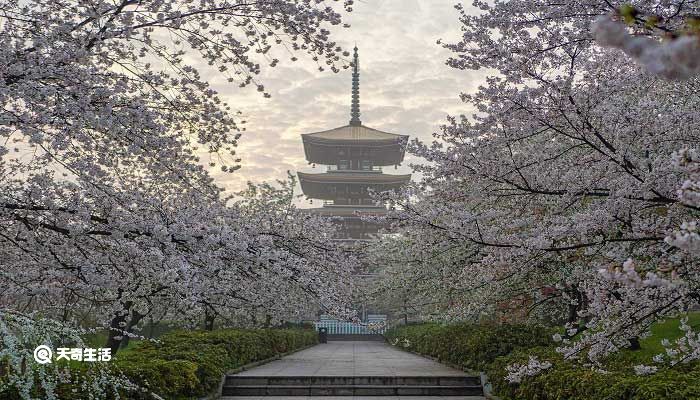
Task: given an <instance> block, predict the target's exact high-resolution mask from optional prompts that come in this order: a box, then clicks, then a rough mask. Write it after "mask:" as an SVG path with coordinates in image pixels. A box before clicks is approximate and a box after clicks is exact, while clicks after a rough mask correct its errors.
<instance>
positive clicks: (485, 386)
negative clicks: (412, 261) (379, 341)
mask: <svg viewBox="0 0 700 400" xmlns="http://www.w3.org/2000/svg"><path fill="white" fill-rule="evenodd" d="M384 341H385V342H386V343H387V344H388V345H389V346H391V347H394V348H397V349H399V350H402V351H405V352H407V353H411V354H415V355H417V356H421V357H425V358H427V359H429V360H433V361H435V362H438V363H440V364H443V365H447V366H448V367H452V368H454V369H458V370H460V371H463V372H466V373H468V374H472V376H477V374H479V375H478V376H479V379H480V381H481V389H482V390H483V392H484V397H486V398H487V399H489V400H501V398H500V397H498V396H496V395H494V394H493V387H492V386H491V383H490V382H489V377H488V375H486V373H485V372H483V371H479V372H476V371H472V370H465V369H464V368H462V367H461V366H459V365H456V364H453V363H451V362H445V361H442V360H440V359H439V358H436V357H433V356H429V355H427V354H421V353H418V352H415V351H413V350H409V349H407V348H405V347H402V346H396V345H393V344H391V342H389V339H388V338H387V337H386V336H384Z"/></svg>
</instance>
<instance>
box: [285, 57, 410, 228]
mask: <svg viewBox="0 0 700 400" xmlns="http://www.w3.org/2000/svg"><path fill="white" fill-rule="evenodd" d="M354 50H355V53H354V61H353V73H352V101H351V110H350V117H351V118H350V122H349V124H348V125H345V126H341V127H339V128H335V129H330V130H326V131H321V132H315V133H307V134H302V135H301V137H302V141H303V143H304V153H305V155H306V160H307V161H308V162H309V163H310V164H313V165H314V166H315V165H317V164H318V165H324V166H326V171H325V172H323V173H316V174H309V173H302V172H299V173H298V176H299V182H300V183H301V189H302V191H303V192H304V194H305V195H306V197H307V198H309V199H319V200H322V201H323V207H320V208H313V209H311V210H310V212H313V213H316V214H320V215H326V216H329V217H338V218H337V220H338V221H339V222H340V224H341V229H340V230H339V232H338V237H337V238H336V239H342V240H353V241H356V240H368V239H372V238H374V237H376V234H377V232H378V231H379V229H381V225H380V224H378V223H374V222H369V221H364V220H363V219H362V216H363V215H382V214H385V213H387V209H386V206H385V205H384V204H382V203H381V202H379V203H378V202H377V201H375V200H374V199H372V196H371V194H370V192H371V191H374V192H383V191H388V190H398V189H400V188H401V187H402V186H404V185H406V184H407V183H408V182H409V181H410V180H411V175H410V174H409V175H390V174H385V173H383V172H382V167H387V166H391V165H394V166H398V165H399V164H401V162H403V158H404V153H405V148H406V143H407V142H408V136H407V135H397V134H394V133H388V132H382V131H380V130H377V129H372V128H370V127H367V126H365V125H363V124H362V121H360V63H359V57H358V54H357V47H355V49H354Z"/></svg>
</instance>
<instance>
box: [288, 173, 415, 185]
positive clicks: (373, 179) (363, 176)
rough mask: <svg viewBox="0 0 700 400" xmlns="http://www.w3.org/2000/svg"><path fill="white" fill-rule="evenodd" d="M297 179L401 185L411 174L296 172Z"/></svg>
mask: <svg viewBox="0 0 700 400" xmlns="http://www.w3.org/2000/svg"><path fill="white" fill-rule="evenodd" d="M297 174H298V175H299V180H300V181H302V182H312V183H326V184H327V183H343V184H345V183H366V184H371V185H403V184H406V183H408V182H409V181H410V180H411V174H407V175H390V174H377V173H366V172H346V171H343V172H325V173H320V174H307V173H304V172H298V173H297Z"/></svg>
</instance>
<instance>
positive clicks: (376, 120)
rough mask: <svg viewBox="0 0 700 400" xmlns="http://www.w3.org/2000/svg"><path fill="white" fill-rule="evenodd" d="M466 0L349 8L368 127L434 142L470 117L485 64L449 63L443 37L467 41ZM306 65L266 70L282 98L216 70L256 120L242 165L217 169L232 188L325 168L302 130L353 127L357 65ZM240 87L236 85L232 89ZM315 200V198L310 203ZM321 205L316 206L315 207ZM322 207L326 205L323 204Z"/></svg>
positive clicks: (397, 0)
mask: <svg viewBox="0 0 700 400" xmlns="http://www.w3.org/2000/svg"><path fill="white" fill-rule="evenodd" d="M456 3H457V0H361V1H356V2H355V5H354V10H353V12H352V13H350V14H346V18H345V22H347V23H349V24H350V25H351V27H350V28H348V29H343V28H338V29H335V30H333V31H332V32H333V40H335V41H337V42H338V44H339V45H340V46H342V47H343V48H344V49H347V50H350V51H351V49H352V47H353V46H354V45H355V44H356V45H357V47H358V48H359V54H360V102H361V112H362V116H361V119H362V123H363V124H364V125H366V126H369V127H372V128H375V129H379V130H383V131H387V132H392V133H399V134H406V135H410V136H411V138H419V139H421V140H426V141H430V140H432V134H433V132H436V131H438V130H439V127H440V124H441V123H443V122H444V121H445V119H446V118H445V117H446V116H447V115H459V114H467V115H470V114H471V113H472V110H471V109H470V108H468V106H467V105H465V104H463V103H462V102H461V101H460V100H459V95H460V93H462V92H474V91H475V90H476V88H477V87H478V85H479V84H480V83H481V82H482V81H483V74H482V73H480V72H479V71H459V70H455V69H452V68H450V67H448V66H447V65H446V64H445V61H446V60H447V58H448V57H449V56H450V51H449V50H446V49H444V48H442V47H441V46H440V45H438V44H437V43H436V42H437V40H438V39H443V40H444V41H445V42H448V43H452V42H457V41H458V40H459V38H460V22H459V20H458V14H457V10H455V9H454V5H455V4H456ZM299 58H300V59H301V60H300V61H298V62H296V63H291V62H284V60H283V62H281V63H280V65H278V66H277V67H275V68H265V69H264V70H263V72H262V74H261V75H260V80H261V82H262V83H263V84H264V85H265V88H266V90H267V91H268V92H269V93H270V94H271V95H272V97H271V98H264V97H263V96H262V95H261V94H260V93H258V92H257V91H256V90H255V89H254V88H253V87H250V88H244V89H240V88H238V87H237V86H235V85H228V86H227V85H226V83H225V81H224V80H223V79H218V78H216V77H212V79H211V80H210V81H211V82H212V84H213V87H214V88H215V89H217V90H218V91H220V93H221V95H222V97H223V98H224V99H226V100H227V101H228V102H229V104H231V105H232V106H233V107H234V108H236V109H239V110H241V111H242V112H243V113H244V115H245V119H246V121H247V123H246V132H244V134H243V136H242V138H241V140H240V144H239V147H238V154H239V156H240V157H241V158H242V162H241V169H239V170H238V171H236V172H235V173H233V174H225V173H221V172H218V171H217V170H215V169H214V170H212V175H213V176H214V178H215V179H216V181H217V182H218V183H219V185H221V186H222V187H224V188H225V189H226V190H227V192H229V193H232V192H236V191H238V190H240V189H242V188H244V187H245V184H246V182H247V181H252V182H263V181H274V180H275V179H284V178H285V177H286V174H287V171H292V172H293V173H296V172H297V171H302V172H323V171H324V170H323V169H322V167H320V166H317V167H316V168H315V169H313V168H312V167H311V166H310V165H308V163H307V162H306V160H305V159H304V150H303V146H302V142H301V137H300V135H301V134H302V133H310V132H316V131H321V130H327V129H332V128H336V127H339V126H343V125H347V123H348V121H349V119H350V90H351V71H350V69H343V70H341V72H339V73H333V72H331V71H330V70H327V71H324V72H320V71H318V67H317V65H316V64H315V63H313V62H311V60H309V59H308V57H304V55H301V54H300V56H299ZM231 86H232V87H231ZM415 162H420V160H419V159H417V158H415V157H413V156H411V155H407V157H406V159H405V161H404V163H403V164H402V166H400V167H399V169H397V170H394V169H393V168H385V170H384V172H385V173H410V171H411V168H410V167H409V165H410V164H411V163H415ZM301 204H308V201H303V202H301V200H300V205H301ZM311 206H313V205H311ZM316 206H317V205H316Z"/></svg>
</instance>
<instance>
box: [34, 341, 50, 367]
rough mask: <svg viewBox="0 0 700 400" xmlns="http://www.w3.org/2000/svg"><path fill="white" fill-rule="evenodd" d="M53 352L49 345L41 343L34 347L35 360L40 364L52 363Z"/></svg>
mask: <svg viewBox="0 0 700 400" xmlns="http://www.w3.org/2000/svg"><path fill="white" fill-rule="evenodd" d="M52 358H53V352H52V351H51V348H50V347H49V346H44V345H41V346H39V347H37V348H36V349H34V361H36V362H37V363H39V364H51V359H52Z"/></svg>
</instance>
